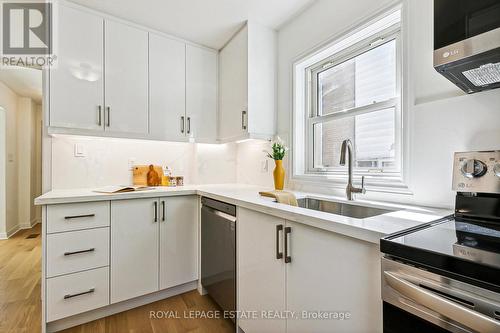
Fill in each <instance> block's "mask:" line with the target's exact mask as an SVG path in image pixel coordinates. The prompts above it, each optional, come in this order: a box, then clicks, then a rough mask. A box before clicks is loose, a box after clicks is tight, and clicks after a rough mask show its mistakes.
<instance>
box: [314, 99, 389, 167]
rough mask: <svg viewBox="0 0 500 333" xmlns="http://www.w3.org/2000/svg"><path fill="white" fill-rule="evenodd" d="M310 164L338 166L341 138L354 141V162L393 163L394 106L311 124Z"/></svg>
mask: <svg viewBox="0 0 500 333" xmlns="http://www.w3.org/2000/svg"><path fill="white" fill-rule="evenodd" d="M313 130H314V143H313V144H314V147H313V149H314V150H313V151H314V167H315V168H335V167H339V166H340V164H339V160H340V147H341V145H342V141H344V140H345V139H350V140H351V141H352V143H353V145H354V156H353V161H354V166H355V167H358V168H362V169H369V168H376V169H388V168H394V167H395V109H394V108H389V109H384V110H379V111H374V112H370V113H365V114H361V115H357V116H351V117H344V118H340V119H334V120H330V121H327V122H323V123H317V124H315V125H314V129H313Z"/></svg>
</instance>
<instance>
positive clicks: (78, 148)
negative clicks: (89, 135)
mask: <svg viewBox="0 0 500 333" xmlns="http://www.w3.org/2000/svg"><path fill="white" fill-rule="evenodd" d="M85 156H87V151H86V149H85V146H84V145H83V144H81V143H75V157H85Z"/></svg>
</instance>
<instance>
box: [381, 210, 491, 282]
mask: <svg viewBox="0 0 500 333" xmlns="http://www.w3.org/2000/svg"><path fill="white" fill-rule="evenodd" d="M380 246H381V251H382V252H384V253H385V254H388V255H391V256H393V257H396V258H400V259H402V260H403V261H404V260H408V261H410V262H411V263H416V264H422V265H423V266H425V267H426V268H430V269H431V270H432V269H437V270H439V273H443V272H448V273H450V274H452V275H457V276H461V277H464V278H466V279H472V280H477V281H479V282H480V283H483V282H484V283H487V284H493V285H495V286H496V287H495V288H496V289H499V290H500V223H498V222H497V223H492V222H485V221H476V220H467V219H461V218H455V217H448V218H445V219H442V220H439V221H436V222H432V223H427V224H425V225H422V226H419V227H416V228H413V229H409V230H406V231H402V232H400V233H397V234H393V235H391V236H388V237H385V238H383V239H382V240H381V242H380ZM453 277H455V276H453ZM467 282H470V281H467Z"/></svg>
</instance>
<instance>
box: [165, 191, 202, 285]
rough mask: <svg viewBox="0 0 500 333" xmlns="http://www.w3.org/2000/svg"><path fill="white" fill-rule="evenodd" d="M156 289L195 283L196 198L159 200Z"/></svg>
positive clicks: (183, 197)
mask: <svg viewBox="0 0 500 333" xmlns="http://www.w3.org/2000/svg"><path fill="white" fill-rule="evenodd" d="M160 209H161V212H160V216H161V218H160V289H166V288H170V287H174V286H178V285H181V284H184V283H187V282H191V281H194V280H196V279H198V198H197V197H196V196H182V197H170V198H161V199H160Z"/></svg>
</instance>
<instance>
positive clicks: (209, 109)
mask: <svg viewBox="0 0 500 333" xmlns="http://www.w3.org/2000/svg"><path fill="white" fill-rule="evenodd" d="M185 128H186V135H187V136H188V137H189V138H194V139H195V140H196V142H215V141H216V139H217V53H216V52H214V51H212V50H208V49H205V48H201V47H197V46H193V45H186V127H185Z"/></svg>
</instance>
